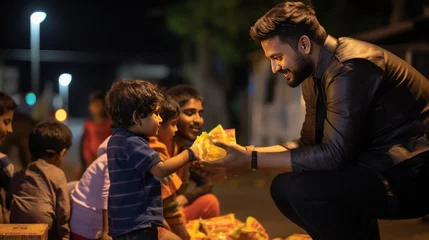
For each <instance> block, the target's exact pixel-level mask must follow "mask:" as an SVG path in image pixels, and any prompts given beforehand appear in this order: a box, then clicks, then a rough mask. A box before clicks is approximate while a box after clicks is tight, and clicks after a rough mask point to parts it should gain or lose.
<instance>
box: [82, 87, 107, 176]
mask: <svg viewBox="0 0 429 240" xmlns="http://www.w3.org/2000/svg"><path fill="white" fill-rule="evenodd" d="M88 110H89V112H90V114H91V118H90V119H87V120H86V121H85V123H84V129H83V135H82V142H81V148H82V149H81V151H82V152H81V153H82V158H83V162H82V164H83V167H84V169H85V168H87V167H88V166H89V165H90V164H91V163H92V162H93V161H94V160H95V159H96V158H97V148H98V146H99V145H100V144H101V143H102V142H103V141H104V139H106V138H107V137H108V136H110V135H111V134H112V129H111V127H110V124H111V121H110V120H109V118H108V117H107V111H106V101H105V94H104V93H103V92H101V91H94V92H92V93H91V94H90V95H89V105H88Z"/></svg>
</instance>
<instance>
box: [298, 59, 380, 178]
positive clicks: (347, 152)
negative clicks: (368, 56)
mask: <svg viewBox="0 0 429 240" xmlns="http://www.w3.org/2000/svg"><path fill="white" fill-rule="evenodd" d="M342 69H343V70H342V71H341V72H339V73H337V74H336V75H334V77H332V78H331V79H330V80H329V81H328V82H327V83H325V84H324V85H323V86H322V88H324V89H325V94H326V97H325V100H326V104H325V106H326V118H325V121H324V127H323V138H322V142H321V143H320V144H316V145H306V146H303V147H299V148H296V149H292V150H291V156H292V170H293V171H294V172H300V171H331V170H336V169H339V168H341V167H343V166H344V165H345V164H346V163H347V162H348V161H349V160H351V159H353V158H354V157H357V154H358V150H359V149H358V146H357V145H358V142H359V138H360V131H361V129H362V126H363V121H364V118H365V116H366V114H367V112H368V109H369V107H370V104H371V102H372V100H373V98H374V94H375V92H376V90H377V89H378V86H379V85H380V84H381V81H382V79H383V72H382V70H381V69H380V68H378V67H377V66H376V65H375V64H373V63H371V62H369V61H367V60H364V59H354V60H350V61H348V62H346V63H344V68H342Z"/></svg>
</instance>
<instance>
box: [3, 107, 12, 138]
mask: <svg viewBox="0 0 429 240" xmlns="http://www.w3.org/2000/svg"><path fill="white" fill-rule="evenodd" d="M12 120H13V111H7V112H6V113H5V114H3V115H1V116H0V145H2V144H3V143H4V141H5V139H6V136H7V135H9V134H12V132H13V129H12Z"/></svg>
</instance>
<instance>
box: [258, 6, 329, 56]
mask: <svg viewBox="0 0 429 240" xmlns="http://www.w3.org/2000/svg"><path fill="white" fill-rule="evenodd" d="M302 35H306V36H308V37H309V38H310V39H311V40H313V41H314V42H316V44H318V45H323V43H324V42H325V40H326V38H327V36H328V35H327V33H326V31H325V29H324V28H323V27H322V26H321V25H320V23H319V21H318V20H317V18H316V13H315V11H314V9H313V7H312V6H311V5H305V4H304V3H302V2H290V1H286V2H284V3H280V4H277V5H276V6H275V7H273V8H272V9H271V10H270V11H268V12H267V13H266V14H265V15H264V16H262V17H261V18H259V19H258V21H256V23H255V24H254V25H253V26H252V27H251V28H250V37H251V38H252V39H253V40H254V41H256V42H258V43H259V42H261V41H263V40H266V39H269V38H271V37H274V36H279V38H280V41H281V42H283V43H288V44H289V45H291V47H292V48H294V49H297V44H298V40H299V38H300V37H301V36H302Z"/></svg>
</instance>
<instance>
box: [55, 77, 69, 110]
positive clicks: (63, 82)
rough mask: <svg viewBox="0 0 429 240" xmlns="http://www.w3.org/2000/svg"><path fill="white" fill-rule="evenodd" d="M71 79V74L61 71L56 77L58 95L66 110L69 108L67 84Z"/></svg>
mask: <svg viewBox="0 0 429 240" xmlns="http://www.w3.org/2000/svg"><path fill="white" fill-rule="evenodd" d="M71 81H72V75H71V74H70V73H63V74H61V75H60V77H59V78H58V83H59V90H60V96H61V97H62V98H63V103H64V108H65V110H66V111H68V110H69V85H70V83H71Z"/></svg>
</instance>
